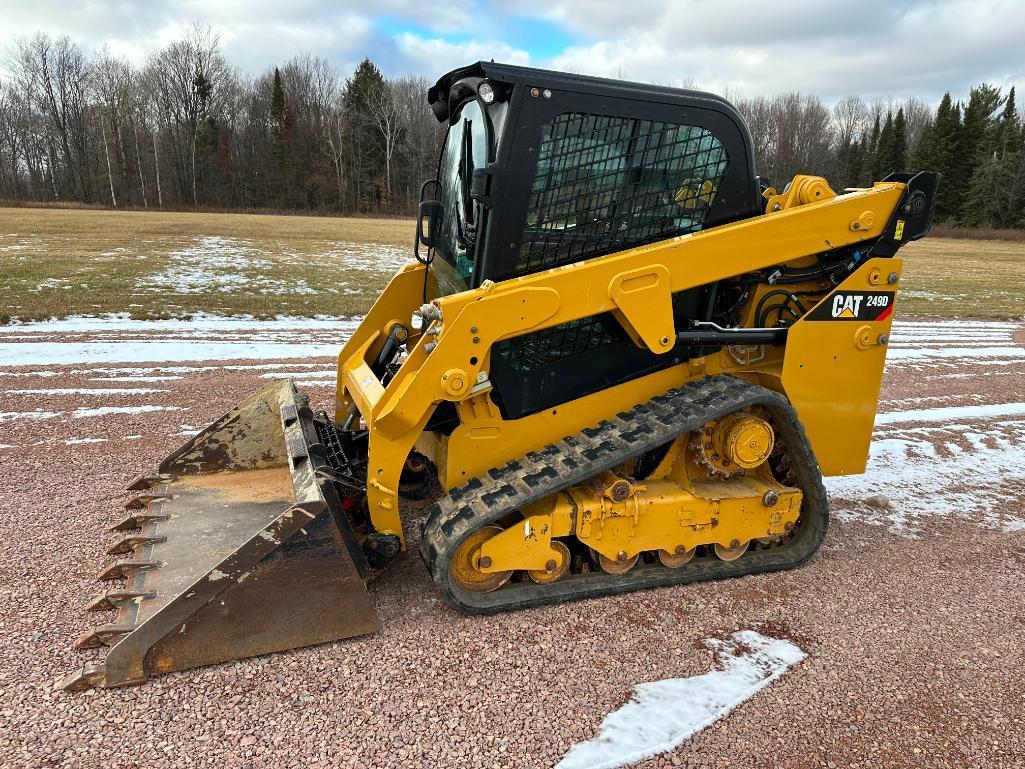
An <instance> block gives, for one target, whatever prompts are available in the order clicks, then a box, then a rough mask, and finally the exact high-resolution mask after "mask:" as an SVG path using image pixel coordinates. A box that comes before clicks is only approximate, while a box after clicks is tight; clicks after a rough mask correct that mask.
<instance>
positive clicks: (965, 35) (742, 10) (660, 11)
mask: <svg viewBox="0 0 1025 769" xmlns="http://www.w3.org/2000/svg"><path fill="white" fill-rule="evenodd" d="M527 2H528V3H529V5H528V10H531V11H535V12H537V13H541V14H544V15H546V16H547V17H548V18H550V19H553V20H557V21H559V22H561V23H563V24H565V25H566V26H567V27H568V28H570V29H571V30H573V31H574V32H575V33H576V34H577V35H578V37H579V38H582V39H583V40H585V42H583V43H581V44H578V45H576V46H573V47H570V48H569V49H567V50H566V51H564V52H563V53H561V54H559V55H557V56H555V57H553V58H552V59H551V60H550V61H548V62H545V64H546V65H550V66H552V67H553V68H556V69H571V70H574V71H577V72H582V73H589V74H596V75H609V74H619V73H622V74H623V75H625V76H626V77H627V78H628V79H633V80H643V81H652V82H663V83H672V82H676V81H683V80H689V79H693V80H694V81H696V82H697V83H698V84H699V87H701V88H704V89H706V90H712V91H720V92H721V91H723V90H726V89H727V88H729V89H731V90H738V89H739V90H740V91H741V92H743V93H745V94H748V95H760V94H772V93H778V92H780V91H788V90H801V91H810V92H814V93H818V94H819V95H821V96H823V97H824V98H826V99H835V98H838V97H841V96H843V95H845V94H848V93H860V94H862V95H864V96H867V97H888V96H900V97H902V96H918V97H920V98H925V99H928V100H933V101H935V100H938V99H939V97H940V96H941V95H942V93H943V91H945V90H948V89H951V90H953V91H954V92H955V93H956V94H957V96H963V95H965V94H966V93H967V90H968V88H970V87H971V86H972V85H975V84H977V83H979V82H980V81H982V80H989V81H990V82H995V83H997V84H999V85H1005V86H1006V85H1009V84H1011V83H1012V82H1013V81H1014V80H1018V81H1019V82H1021V81H1022V80H1025V58H1023V57H1022V55H1021V51H1022V46H1023V42H1022V40H1023V38H1022V30H1025V3H1020V2H1017V3H1015V2H1006V1H1005V0H991V1H990V2H988V3H978V2H966V1H965V0H935V1H934V2H922V1H921V0H919V2H913V3H908V4H895V3H892V2H888V0H887V1H884V0H865V2H862V3H856V4H851V3H835V2H834V3H807V2H798V0H779V1H778V2H775V3H772V4H771V5H765V4H760V5H756V4H752V3H749V2H745V1H744V0H717V1H716V2H715V3H714V5H713V4H710V3H707V2H697V1H695V0H689V1H687V2H672V3H665V2H654V1H653V0H634V2H632V3H630V4H629V5H625V4H611V3H603V2H598V0H574V1H573V2H569V0H562V2H555V3H552V2H543V0H527Z"/></svg>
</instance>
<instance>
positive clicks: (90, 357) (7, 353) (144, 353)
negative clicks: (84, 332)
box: [0, 340, 342, 366]
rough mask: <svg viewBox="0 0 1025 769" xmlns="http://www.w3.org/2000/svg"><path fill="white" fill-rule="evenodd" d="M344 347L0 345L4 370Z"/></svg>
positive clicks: (266, 355)
mask: <svg viewBox="0 0 1025 769" xmlns="http://www.w3.org/2000/svg"><path fill="white" fill-rule="evenodd" d="M341 347H342V345H341V343H340V342H339V343H335V344H323V343H315V344H294V343H287V342H197V341H194V340H193V341H177V342H173V341H166V342H11V343H5V342H0V366H27V365H32V364H33V363H37V364H38V363H42V364H44V365H53V366H60V365H71V364H82V363H144V362H148V361H176V362H177V361H204V360H245V359H257V360H259V359H271V360H273V359H277V358H327V357H331V358H334V357H337V355H338V352H339V350H341Z"/></svg>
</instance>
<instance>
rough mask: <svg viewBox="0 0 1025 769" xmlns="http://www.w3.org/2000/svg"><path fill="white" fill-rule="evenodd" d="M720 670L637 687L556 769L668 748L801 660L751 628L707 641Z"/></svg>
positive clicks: (599, 767) (617, 762) (610, 765)
mask: <svg viewBox="0 0 1025 769" xmlns="http://www.w3.org/2000/svg"><path fill="white" fill-rule="evenodd" d="M705 643H706V644H707V645H708V646H710V647H712V648H713V649H715V651H716V655H717V657H718V658H719V659H720V661H721V669H715V670H711V671H709V672H708V673H704V674H702V675H699V676H692V677H690V678H670V679H667V680H664V681H654V682H651V683H645V684H638V685H637V686H635V687H634V690H633V696H632V697H631V699H630V701H629V702H628V703H627V704H626V705H624V706H623V707H621V708H620V709H619V710H617V711H615V712H613V713H610V714H609V715H608V716H606V717H605V720H604V721H602V724H601V729H600V731H599V732H598V736H596V737H595V738H594V739H592V740H588V741H587V742H581V743H578V744H577V745H574V746H573V747H572V748H571V749H570V751H569V752H568V753H567V754H566V756H565V757H564V758H563V759H562V760H561V761H560V762H559V763H558V764H557V765H556V767H555V769H615V767H620V766H624V765H625V764H629V763H633V762H635V761H641V760H643V759H645V758H650V757H651V756H655V755H657V754H659V753H664V752H666V751H668V750H672V749H673V748H675V747H676V746H677V745H679V744H680V743H682V742H683V741H684V740H686V739H687V738H689V737H691V736H693V735H694V734H696V733H697V732H699V731H701V730H702V729H704V728H705V727H707V726H709V725H710V724H712V723H714V722H715V721H717V720H718V719H720V718H722V717H723V716H725V715H727V714H728V713H730V711H732V710H733V709H734V708H736V707H737V706H738V705H740V704H741V703H742V702H744V700H747V699H749V698H750V697H752V696H754V695H755V694H756V693H757V692H758V691H760V690H761V689H764V688H765V687H766V686H768V685H769V684H770V683H772V682H773V681H775V680H776V679H777V678H779V677H780V676H781V675H783V673H785V672H786V671H787V669H788V668H790V667H791V666H792V665H795V664H797V663H798V662H800V661H801V660H803V659H804V658H805V654H804V652H803V651H801V649H799V648H798V647H797V646H796V645H794V644H793V643H791V642H790V641H786V640H782V639H777V638H768V637H766V636H763V635H762V634H761V633H757V632H755V631H753V630H745V631H741V632H739V633H734V634H733V637H732V640H728V641H721V640H718V639H709V640H706V641H705Z"/></svg>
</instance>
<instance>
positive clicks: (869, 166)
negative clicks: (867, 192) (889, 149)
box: [861, 112, 879, 187]
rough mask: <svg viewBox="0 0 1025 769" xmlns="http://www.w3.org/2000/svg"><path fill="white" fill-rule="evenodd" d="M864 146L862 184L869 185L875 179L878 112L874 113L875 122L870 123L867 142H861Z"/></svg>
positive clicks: (877, 147)
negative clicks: (870, 127) (870, 128)
mask: <svg viewBox="0 0 1025 769" xmlns="http://www.w3.org/2000/svg"><path fill="white" fill-rule="evenodd" d="M862 144H863V147H864V155H865V158H864V161H863V163H862V177H861V183H862V185H864V186H866V187H869V186H871V185H872V182H874V181H876V179H875V175H876V158H877V155H878V151H879V113H878V112H877V113H876V119H875V122H874V123H873V124H872V133H871V134H869V136H868V141H867V143H865V142H862Z"/></svg>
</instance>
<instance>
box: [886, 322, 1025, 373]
mask: <svg viewBox="0 0 1025 769" xmlns="http://www.w3.org/2000/svg"><path fill="white" fill-rule="evenodd" d="M1017 327H1018V324H1016V323H1004V322H996V321H967V320H966V321H895V322H894V323H893V328H892V333H891V344H890V349H889V351H888V352H887V355H886V363H887V366H888V367H890V366H901V367H903V366H913V367H917V368H931V367H935V366H939V365H960V364H967V365H970V364H972V363H979V364H985V365H1015V364H1022V363H1025V348H1022V347H1021V346H1019V345H1017V344H1016V343H1015V342H1014V331H1015V329H1016V328H1017Z"/></svg>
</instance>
